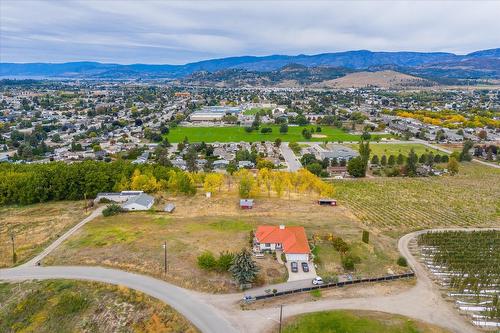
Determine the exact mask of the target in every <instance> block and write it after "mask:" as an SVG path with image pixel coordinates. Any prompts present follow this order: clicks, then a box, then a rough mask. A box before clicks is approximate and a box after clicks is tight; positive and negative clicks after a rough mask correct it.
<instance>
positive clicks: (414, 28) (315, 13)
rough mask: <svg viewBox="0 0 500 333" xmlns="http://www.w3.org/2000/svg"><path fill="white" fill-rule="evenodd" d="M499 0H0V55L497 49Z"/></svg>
mask: <svg viewBox="0 0 500 333" xmlns="http://www.w3.org/2000/svg"><path fill="white" fill-rule="evenodd" d="M499 12H500V2H494V1H492V2H487V1H484V2H482V1H474V2H466V1H460V2H452V1H442V2H438V1H412V2H404V1H332V2H328V1H318V2H314V1H289V2H287V1H272V2H270V1H216V2H214V1H191V2H189V1H187V2H186V1H183V2H181V1H156V0H149V1H148V0H146V1H119V0H100V1H93V0H92V1H91V0H85V1H59V0H52V1H49V0H45V1H15V0H1V1H0V60H1V61H5V62H6V61H13V62H31V61H51V62H61V61H75V60H97V61H112V62H119V63H137V62H143V63H185V62H189V61H196V60H201V59H206V58H212V57H225V56H236V55H245V54H251V55H266V54H298V53H308V54H314V53H321V52H335V51H344V50H358V49H370V50H374V51H379V50H387V51H399V50H411V51H450V52H458V53H467V52H470V51H475V50H478V49H485V48H494V47H499V46H500V35H499V34H498V33H497V32H498V31H500V20H498V19H497V15H498V13H499Z"/></svg>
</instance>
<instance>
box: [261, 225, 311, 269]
mask: <svg viewBox="0 0 500 333" xmlns="http://www.w3.org/2000/svg"><path fill="white" fill-rule="evenodd" d="M255 246H256V247H258V249H259V250H260V251H272V252H274V251H283V253H285V256H286V260H287V261H309V256H310V254H311V250H310V248H309V242H308V241H307V236H306V231H305V229H304V227H294V226H287V227H285V226H284V225H280V226H271V225H261V226H259V227H258V228H257V231H256V232H255Z"/></svg>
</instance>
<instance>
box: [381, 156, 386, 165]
mask: <svg viewBox="0 0 500 333" xmlns="http://www.w3.org/2000/svg"><path fill="white" fill-rule="evenodd" d="M380 164H382V166H386V165H387V156H385V155H382V158H381V159H380Z"/></svg>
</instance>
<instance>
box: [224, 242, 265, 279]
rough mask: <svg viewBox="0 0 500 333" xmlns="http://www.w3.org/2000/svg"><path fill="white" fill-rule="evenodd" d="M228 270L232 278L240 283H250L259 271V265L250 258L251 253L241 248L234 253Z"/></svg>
mask: <svg viewBox="0 0 500 333" xmlns="http://www.w3.org/2000/svg"><path fill="white" fill-rule="evenodd" d="M229 271H230V272H231V273H232V274H233V277H234V279H235V280H236V281H237V282H238V283H239V284H240V285H242V284H247V283H252V282H253V281H254V280H255V277H256V276H257V274H258V273H259V267H257V264H256V263H255V261H253V259H252V254H251V253H250V252H249V251H248V250H247V249H243V250H241V252H240V253H238V254H236V255H235V257H234V259H233V261H232V264H231V267H230V268H229Z"/></svg>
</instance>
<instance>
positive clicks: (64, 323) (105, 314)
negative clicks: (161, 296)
mask: <svg viewBox="0 0 500 333" xmlns="http://www.w3.org/2000/svg"><path fill="white" fill-rule="evenodd" d="M0 331H1V332H39V333H52V332H103V333H111V332H124V333H125V332H127V333H128V332H130V333H147V332H172V333H177V332H178V333H180V332H189V333H194V332H198V330H197V329H196V328H195V327H194V326H193V325H191V324H190V323H189V322H188V321H187V320H186V319H185V318H184V317H182V316H181V315H180V314H179V313H178V312H177V311H175V310H174V309H172V308H171V307H169V306H168V305H165V304H163V303H162V302H161V301H159V300H157V299H154V298H152V297H150V296H147V295H144V294H142V293H140V292H137V291H134V290H130V289H127V288H125V287H122V286H113V285H108V284H104V283H97V282H82V281H70V280H47V281H34V282H33V281H30V282H19V283H11V284H6V283H3V284H0Z"/></svg>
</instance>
